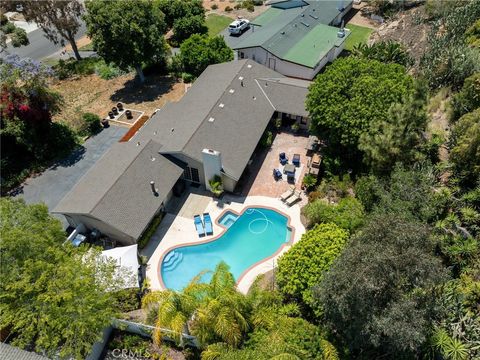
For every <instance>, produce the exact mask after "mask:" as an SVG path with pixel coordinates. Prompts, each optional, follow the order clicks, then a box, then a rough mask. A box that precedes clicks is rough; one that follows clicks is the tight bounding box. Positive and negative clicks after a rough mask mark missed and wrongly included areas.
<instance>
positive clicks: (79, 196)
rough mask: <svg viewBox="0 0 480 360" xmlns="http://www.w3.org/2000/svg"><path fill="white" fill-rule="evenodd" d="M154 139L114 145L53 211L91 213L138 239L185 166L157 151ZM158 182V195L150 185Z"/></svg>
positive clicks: (158, 145)
mask: <svg viewBox="0 0 480 360" xmlns="http://www.w3.org/2000/svg"><path fill="white" fill-rule="evenodd" d="M160 147H161V145H160V144H159V143H157V142H155V141H152V140H149V141H146V142H142V141H140V144H139V145H138V143H137V141H130V142H127V143H117V144H115V145H114V146H113V147H112V148H111V149H110V150H109V151H108V152H107V153H106V154H105V155H104V156H103V157H102V158H100V159H99V160H98V161H97V163H96V164H95V165H94V166H93V167H92V168H91V169H90V170H89V171H88V172H87V173H86V174H85V175H84V176H83V177H82V178H81V179H80V181H79V182H78V183H77V184H76V185H75V187H74V188H73V189H72V190H71V191H70V192H69V193H68V194H67V195H66V196H65V197H64V198H63V199H62V201H61V202H60V203H59V204H58V205H57V206H56V207H55V209H54V210H53V212H54V213H62V214H68V213H76V214H78V213H80V214H88V215H90V216H92V217H94V218H97V219H99V220H102V221H103V222H105V223H107V224H109V225H111V226H113V227H114V228H116V229H118V230H120V231H122V232H123V233H125V234H128V235H130V236H132V237H134V238H138V237H139V236H140V235H141V234H142V232H143V230H144V229H145V227H146V226H147V225H148V223H149V222H150V219H151V218H152V216H153V214H155V212H156V211H157V210H158V208H159V207H160V205H161V203H162V201H163V200H164V199H165V197H166V196H167V194H168V193H169V192H170V190H171V189H172V187H173V185H174V184H175V182H176V181H177V180H178V178H179V177H180V176H181V175H182V173H183V169H182V168H181V167H179V166H177V165H175V164H174V163H173V162H171V161H170V160H168V159H166V158H165V157H164V156H163V155H160V154H159V153H158V149H159V148H160ZM150 181H154V182H155V187H156V188H157V189H158V196H155V195H154V194H153V193H152V191H151V187H150Z"/></svg>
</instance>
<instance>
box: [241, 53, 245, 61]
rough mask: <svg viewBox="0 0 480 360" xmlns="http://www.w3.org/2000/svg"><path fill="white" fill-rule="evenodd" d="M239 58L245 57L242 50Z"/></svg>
mask: <svg viewBox="0 0 480 360" xmlns="http://www.w3.org/2000/svg"><path fill="white" fill-rule="evenodd" d="M240 59H245V54H244V53H243V51H240Z"/></svg>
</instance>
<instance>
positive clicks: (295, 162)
mask: <svg viewBox="0 0 480 360" xmlns="http://www.w3.org/2000/svg"><path fill="white" fill-rule="evenodd" d="M292 164H293V165H295V166H300V154H293V159H292Z"/></svg>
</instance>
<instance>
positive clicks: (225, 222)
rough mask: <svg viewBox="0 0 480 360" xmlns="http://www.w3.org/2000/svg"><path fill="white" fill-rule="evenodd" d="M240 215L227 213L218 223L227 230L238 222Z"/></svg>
mask: <svg viewBox="0 0 480 360" xmlns="http://www.w3.org/2000/svg"><path fill="white" fill-rule="evenodd" d="M237 219H238V215H237V214H235V213H234V212H231V211H226V212H225V214H223V215H222V217H221V218H220V219H219V220H218V223H219V224H220V225H222V226H223V227H225V228H229V227H230V226H232V225H233V224H234V223H235V221H237Z"/></svg>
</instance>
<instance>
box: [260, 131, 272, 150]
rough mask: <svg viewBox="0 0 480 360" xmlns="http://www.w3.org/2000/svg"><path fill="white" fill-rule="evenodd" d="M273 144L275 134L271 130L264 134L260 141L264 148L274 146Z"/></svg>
mask: <svg viewBox="0 0 480 360" xmlns="http://www.w3.org/2000/svg"><path fill="white" fill-rule="evenodd" d="M272 143H273V134H272V132H271V131H270V130H267V131H265V132H264V133H263V135H262V138H261V139H260V145H261V146H262V147H264V148H268V147H270V146H272Z"/></svg>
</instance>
